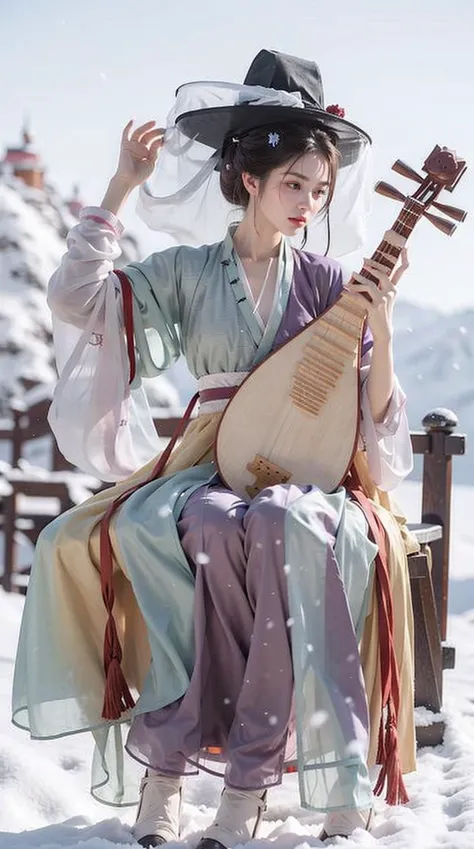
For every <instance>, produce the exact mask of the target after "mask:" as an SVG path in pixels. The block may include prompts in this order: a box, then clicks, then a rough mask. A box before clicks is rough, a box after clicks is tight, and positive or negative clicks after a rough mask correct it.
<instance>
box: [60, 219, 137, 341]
mask: <svg viewBox="0 0 474 849" xmlns="http://www.w3.org/2000/svg"><path fill="white" fill-rule="evenodd" d="M122 233H123V226H122V224H121V223H120V221H119V220H118V218H116V216H115V215H113V214H112V213H111V212H109V211H108V210H106V209H100V208H99V207H95V206H88V207H85V208H84V209H83V210H82V211H81V218H80V221H79V224H76V226H75V227H73V228H72V230H70V232H69V233H68V236H67V242H66V244H67V253H66V254H65V255H64V256H63V258H62V261H61V265H60V266H59V268H58V269H57V271H55V272H54V274H53V276H52V277H51V280H50V281H49V285H48V304H49V307H50V309H51V312H52V313H53V315H54V316H55V317H56V318H59V319H61V321H65V322H68V323H69V324H74V325H75V326H76V327H84V326H85V325H86V324H87V319H88V318H89V316H90V315H91V313H92V310H93V309H94V305H95V303H96V300H97V297H98V295H99V292H100V290H101V288H102V286H103V285H104V283H105V282H106V281H107V279H108V277H109V275H110V274H111V272H112V270H113V267H114V262H115V260H116V259H118V257H119V256H120V254H121V249H120V245H119V238H120V237H121V235H122ZM114 286H116V281H115V279H114Z"/></svg>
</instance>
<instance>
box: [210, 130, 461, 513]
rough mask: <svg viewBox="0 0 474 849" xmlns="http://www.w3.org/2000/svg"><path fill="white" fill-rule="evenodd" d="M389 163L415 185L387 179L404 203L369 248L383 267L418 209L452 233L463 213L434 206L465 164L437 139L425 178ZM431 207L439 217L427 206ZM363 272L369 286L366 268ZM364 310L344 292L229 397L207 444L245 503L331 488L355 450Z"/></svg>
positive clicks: (385, 190) (390, 192)
mask: <svg viewBox="0 0 474 849" xmlns="http://www.w3.org/2000/svg"><path fill="white" fill-rule="evenodd" d="M393 170H395V171H397V172H398V173H400V174H402V175H403V176H405V177H409V178H410V179H412V180H415V181H416V182H417V183H418V184H419V186H418V188H417V190H416V191H415V192H414V194H413V195H410V196H405V195H404V194H402V192H400V191H398V189H396V188H394V187H392V186H390V185H388V184H387V183H384V182H381V183H378V184H377V185H376V187H375V190H376V191H377V192H379V193H380V194H383V195H385V196H387V197H390V198H393V199H395V200H399V201H402V202H403V208H402V211H401V212H400V214H399V216H398V218H397V219H396V221H395V223H394V224H393V226H392V227H391V229H389V230H387V231H386V233H385V234H384V237H383V240H382V241H381V243H380V244H379V246H378V248H377V250H376V251H375V252H374V254H373V255H372V260H373V261H374V262H375V263H378V264H379V267H380V268H381V269H383V270H384V271H386V272H387V273H388V274H390V273H391V272H392V271H393V269H394V266H395V265H396V263H397V260H398V258H399V256H400V252H401V250H402V248H403V247H404V245H405V244H406V242H407V240H408V238H409V236H410V235H411V233H412V231H413V229H414V227H415V225H416V224H417V223H418V221H419V220H420V218H421V217H422V216H424V217H425V218H427V219H428V220H429V221H431V223H432V224H434V225H435V227H437V228H438V229H440V230H441V231H442V232H443V233H446V234H447V235H451V234H452V233H453V232H454V230H455V228H456V225H455V224H453V223H452V222H451V221H449V220H448V219H449V218H451V219H454V220H455V221H463V220H464V218H465V216H466V213H465V212H463V210H461V209H457V208H456V207H452V206H447V205H445V204H441V203H438V201H437V198H438V196H439V194H440V192H441V191H442V190H443V189H447V190H448V191H452V190H453V188H454V187H455V185H456V184H457V183H458V181H459V179H460V178H461V176H462V175H463V173H464V171H465V170H466V163H465V161H464V160H461V159H459V158H458V157H457V156H456V154H455V153H454V152H453V151H450V150H448V149H447V148H445V147H443V148H442V147H439V146H438V145H437V146H436V147H435V148H434V150H433V151H432V152H431V153H430V155H429V156H428V158H427V159H426V161H425V163H424V165H423V168H422V170H423V171H424V173H425V174H426V176H425V177H423V176H421V175H420V174H418V173H417V172H416V171H414V170H413V169H411V168H410V167H409V166H407V165H405V164H404V163H403V162H401V161H400V160H397V162H395V164H394V165H393ZM430 206H434V207H435V208H436V209H438V210H439V211H440V212H442V213H443V214H444V216H447V217H442V216H439V215H433V214H431V213H429V212H428V209H429V207H430ZM361 274H362V275H363V276H364V277H366V278H368V279H369V280H372V281H374V282H375V283H377V280H376V278H375V277H373V276H371V275H370V273H369V272H368V271H367V270H366V269H365V268H364V269H362V271H361ZM366 317H367V312H366V310H365V309H364V307H363V306H359V305H358V304H355V303H354V300H353V299H352V298H351V297H350V296H349V295H348V294H347V293H346V292H343V293H342V294H341V295H340V296H339V298H338V299H337V301H336V302H335V303H334V304H333V306H332V307H331V308H330V309H328V310H327V311H326V312H325V313H323V314H322V315H320V316H318V318H317V319H315V320H314V321H312V322H310V323H309V324H308V325H307V326H306V327H305V328H304V329H303V330H302V331H300V332H299V333H298V334H297V335H296V336H294V337H293V338H292V339H291V340H290V341H289V342H287V343H285V344H284V345H282V346H281V348H279V349H278V350H277V351H275V352H274V353H272V354H270V355H269V356H268V357H267V358H266V359H265V360H264V361H263V362H262V363H261V364H260V365H259V366H257V367H256V368H255V369H254V370H253V371H252V372H250V374H249V375H248V376H247V377H246V378H245V380H244V381H243V383H242V384H241V385H240V387H239V388H238V390H237V391H236V393H235V395H234V396H233V397H232V399H231V400H230V401H229V403H228V405H227V407H226V409H225V411H224V413H223V416H222V419H221V421H220V424H219V428H218V432H217V435H216V442H215V455H216V463H217V466H218V469H219V473H220V475H221V477H222V479H223V481H224V482H225V483H226V485H227V486H228V487H229V488H230V489H231V490H233V491H234V492H236V493H237V494H239V495H240V496H241V497H242V498H243V499H244V500H245V501H249V500H250V499H252V498H253V497H254V496H255V495H256V494H257V493H258V492H260V491H261V490H262V489H264V488H265V487H266V486H272V485H274V484H278V483H287V482H292V483H297V484H313V485H316V486H318V487H319V488H320V489H322V490H323V491H324V492H327V493H329V492H333V491H334V490H335V489H337V487H338V486H339V485H340V484H341V483H342V481H343V480H344V479H345V477H346V475H347V472H348V471H349V469H350V467H351V464H352V460H353V457H354V454H355V451H356V448H357V443H358V436H359V421H360V398H359V393H360V374H359V372H360V357H361V342H362V335H363V330H364V325H365V321H366Z"/></svg>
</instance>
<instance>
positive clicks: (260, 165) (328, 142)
mask: <svg viewBox="0 0 474 849" xmlns="http://www.w3.org/2000/svg"><path fill="white" fill-rule="evenodd" d="M334 142H335V139H334V138H331V136H330V135H329V134H328V133H327V132H325V131H324V129H322V128H320V127H314V126H308V125H305V124H303V123H300V124H296V123H294V124H293V123H291V124H284V125H282V126H274V125H272V126H271V127H270V126H268V127H258V128H256V129H253V130H248V131H247V132H244V133H242V134H240V135H239V134H237V135H233V136H229V137H228V138H227V139H226V141H225V142H224V146H223V151H222V157H221V162H220V186H221V191H222V194H223V195H224V198H225V199H226V200H227V201H228V202H229V203H231V204H233V205H234V206H240V207H242V208H243V209H246V208H247V206H248V203H249V194H248V192H247V189H246V188H245V186H244V184H243V181H242V174H243V173H248V174H251V175H252V176H253V177H258V178H259V179H260V180H261V181H262V183H263V184H265V180H266V179H267V177H268V176H269V174H270V173H271V172H272V171H274V169H275V168H281V166H282V165H285V164H287V163H291V162H292V161H293V162H294V161H296V160H297V159H299V157H300V156H304V154H306V153H317V154H319V155H320V156H322V158H323V159H324V160H325V161H326V162H327V164H328V166H329V190H328V194H327V198H326V201H325V204H324V207H323V209H327V208H328V206H329V204H330V203H331V200H332V197H333V194H334V187H335V184H336V175H337V169H338V165H339V151H338V150H337V147H336V145H335V143H334ZM290 167H291V166H290Z"/></svg>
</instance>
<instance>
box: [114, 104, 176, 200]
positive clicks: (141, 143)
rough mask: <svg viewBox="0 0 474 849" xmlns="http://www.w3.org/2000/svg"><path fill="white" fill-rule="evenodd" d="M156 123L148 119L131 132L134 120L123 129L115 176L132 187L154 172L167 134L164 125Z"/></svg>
mask: <svg viewBox="0 0 474 849" xmlns="http://www.w3.org/2000/svg"><path fill="white" fill-rule="evenodd" d="M155 123H156V122H155V121H147V122H146V124H141V126H140V127H137V128H136V130H134V131H133V133H131V130H132V126H133V121H129V122H128V124H127V126H126V127H125V128H124V130H123V133H122V139H121V143H120V155H119V162H118V166H117V171H116V173H115V175H114V176H115V178H116V179H117V180H120V181H121V182H123V183H125V184H126V185H128V186H129V187H130V189H133V188H135V186H139V185H140V184H141V183H144V182H145V180H147V179H148V177H150V175H151V174H152V173H153V169H154V167H155V165H156V160H157V158H158V153H159V150H160V148H161V147H162V146H163V142H164V134H165V131H164V129H163V128H162V127H155Z"/></svg>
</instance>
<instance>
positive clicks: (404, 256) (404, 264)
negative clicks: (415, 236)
mask: <svg viewBox="0 0 474 849" xmlns="http://www.w3.org/2000/svg"><path fill="white" fill-rule="evenodd" d="M407 268H410V263H409V262H408V251H407V249H406V248H402V252H401V254H400V265H399V266H398V268H397V270H396V272H395V274H394V275H393V278H392V283H393V285H394V286H396V285H397V283H398V282H399V280H400V279H401V278H402V277H403V275H404V274H405V271H406V270H407Z"/></svg>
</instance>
